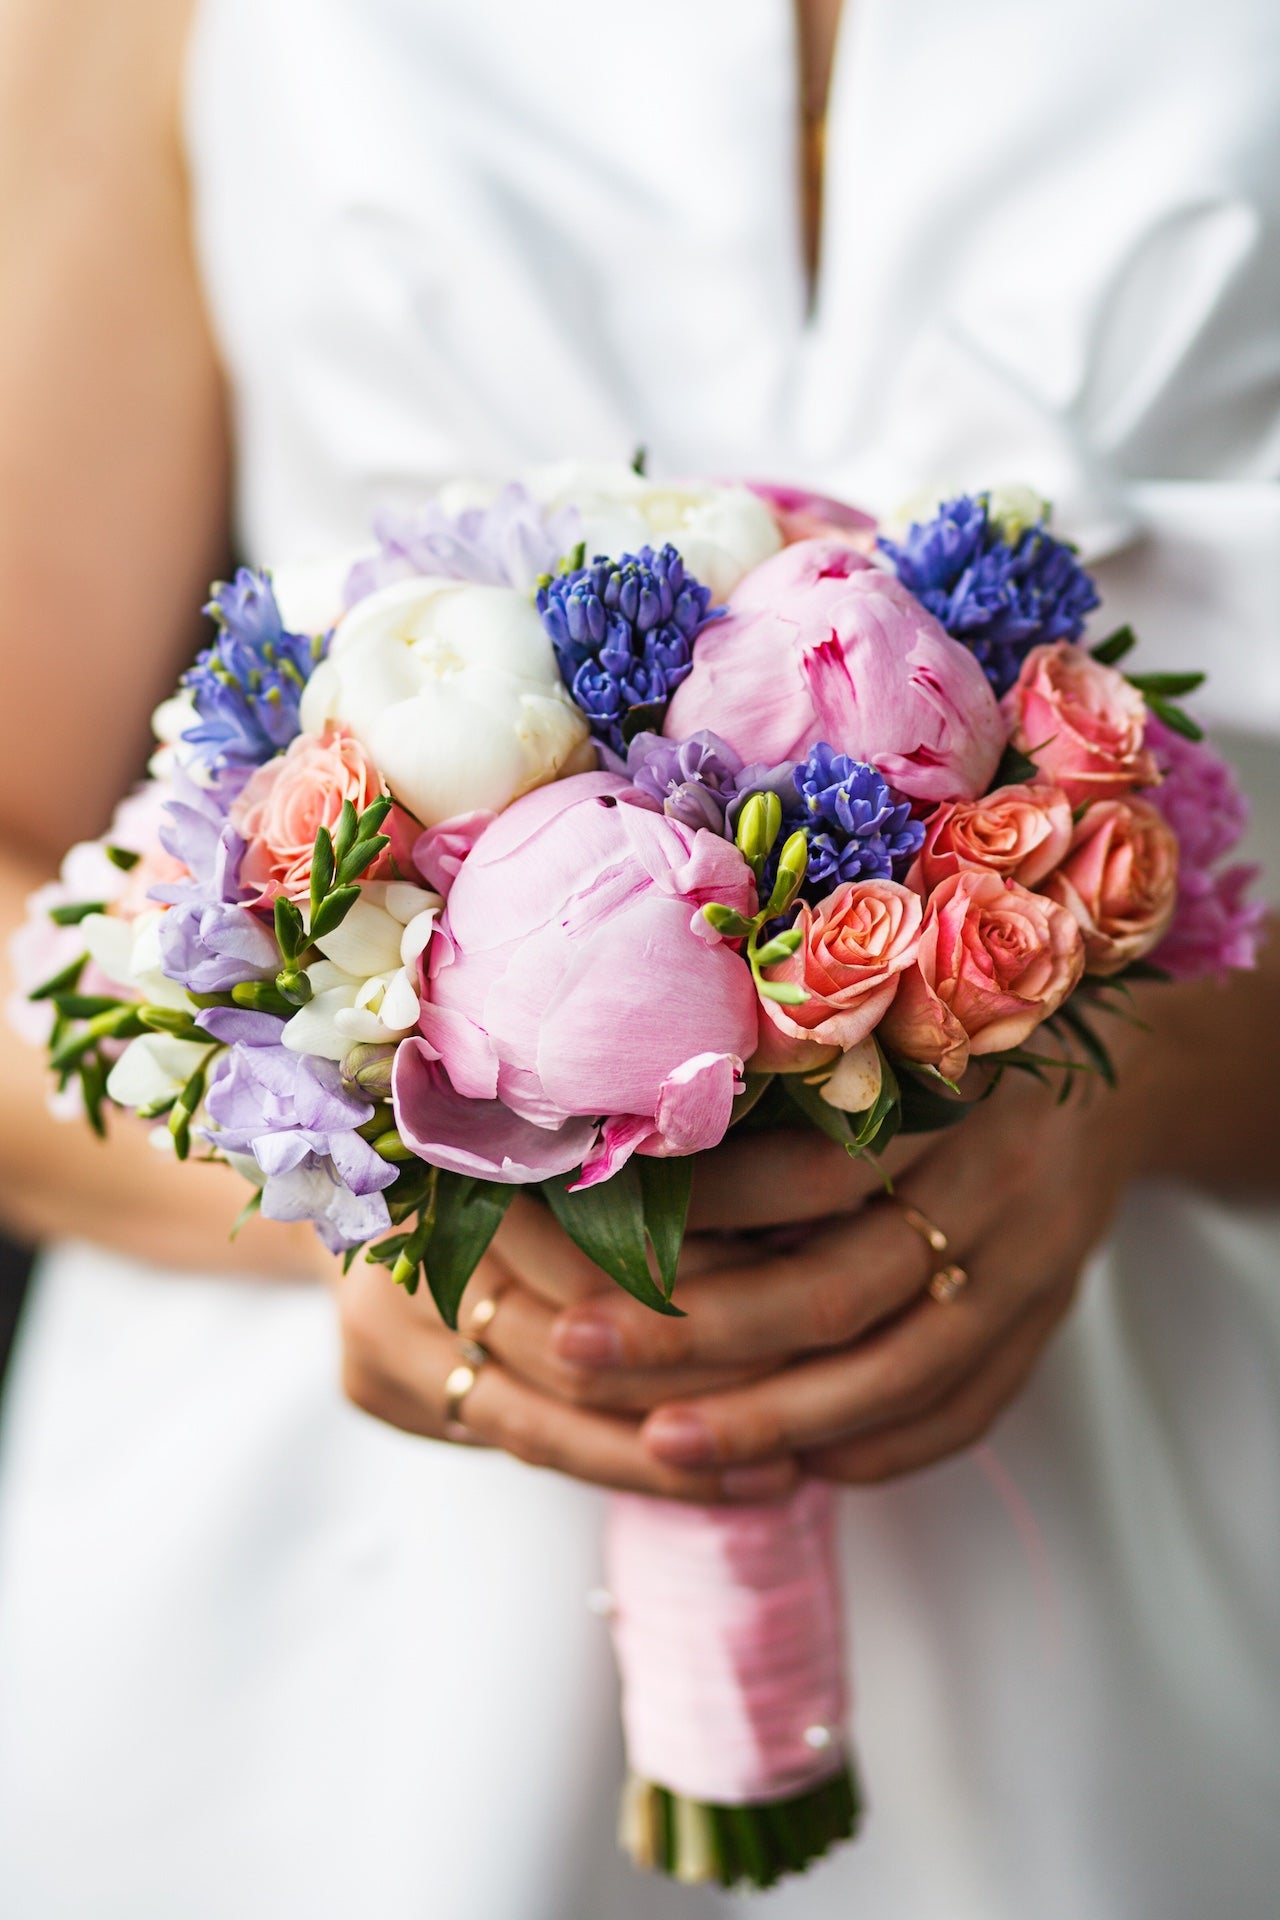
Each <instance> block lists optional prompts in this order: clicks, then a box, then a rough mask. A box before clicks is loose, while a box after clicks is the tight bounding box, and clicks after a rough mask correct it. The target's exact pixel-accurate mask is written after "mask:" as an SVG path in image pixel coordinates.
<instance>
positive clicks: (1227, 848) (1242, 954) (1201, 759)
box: [1147, 720, 1266, 980]
mask: <svg viewBox="0 0 1280 1920" xmlns="http://www.w3.org/2000/svg"><path fill="white" fill-rule="evenodd" d="M1147 745H1148V746H1149V747H1150V748H1151V749H1152V751H1153V752H1154V753H1155V756H1156V761H1157V764H1158V765H1159V768H1160V771H1161V773H1162V774H1163V775H1164V778H1163V780H1162V782H1161V784H1160V785H1159V786H1158V787H1157V788H1156V789H1155V791H1154V792H1153V793H1152V795H1151V804H1152V805H1153V806H1154V807H1155V808H1156V809H1157V810H1158V811H1159V812H1160V813H1161V814H1162V815H1163V816H1164V818H1165V819H1166V820H1167V821H1168V823H1169V825H1170V826H1171V827H1172V828H1173V831H1174V833H1175V834H1176V835H1177V837H1178V898H1177V904H1176V905H1175V907H1174V910H1173V920H1172V922H1171V924H1170V927H1169V931H1168V932H1167V933H1166V935H1165V937H1164V939H1163V940H1162V941H1161V943H1160V945H1159V946H1158V947H1157V948H1156V949H1155V951H1154V952H1153V953H1152V955H1151V958H1152V960H1153V961H1154V962H1155V963H1156V964H1157V965H1158V966H1161V967H1163V968H1164V969H1165V970H1166V972H1168V973H1171V974H1173V976H1174V978H1175V979H1178V980H1194V979H1197V978H1199V977H1201V976H1203V975H1204V974H1218V975H1222V974H1224V973H1225V972H1226V971H1227V969H1228V968H1230V967H1252V966H1256V964H1257V955H1258V942H1259V939H1260V936H1261V929H1262V922H1263V919H1264V918H1265V915H1266V908H1265V907H1264V906H1263V904H1262V902H1261V901H1258V900H1248V899H1246V898H1245V895H1246V893H1247V891H1248V889H1249V888H1250V887H1251V886H1252V885H1253V884H1254V882H1255V881H1256V880H1257V879H1258V877H1259V873H1260V871H1261V870H1260V869H1259V868H1258V867H1250V866H1230V867H1220V868H1218V871H1217V872H1214V871H1213V869H1214V868H1215V867H1216V866H1217V863H1218V862H1219V861H1220V860H1223V859H1225V857H1226V855H1227V854H1229V853H1230V852H1231V851H1232V850H1233V848H1234V847H1236V846H1237V845H1238V844H1239V841H1240V839H1241V836H1242V835H1243V833H1244V830H1245V827H1246V826H1247V824H1248V819H1249V806H1248V802H1247V801H1246V799H1245V797H1244V795H1243V793H1242V792H1241V791H1240V787H1239V784H1238V782H1237V780H1236V777H1235V774H1234V773H1233V772H1232V770H1231V768H1230V767H1229V766H1228V765H1227V763H1226V761H1225V760H1223V759H1222V758H1221V756H1220V755H1219V754H1217V753H1215V752H1214V750H1213V748H1212V747H1210V746H1208V745H1206V744H1205V743H1204V742H1203V741H1195V740H1184V739H1183V738H1182V736H1181V735H1180V734H1176V733H1174V732H1173V731H1172V729H1171V728H1169V727H1165V726H1162V725H1161V723H1160V722H1159V721H1158V720H1152V721H1151V722H1150V723H1149V725H1148V727H1147Z"/></svg>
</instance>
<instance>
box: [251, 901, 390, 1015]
mask: <svg viewBox="0 0 1280 1920" xmlns="http://www.w3.org/2000/svg"><path fill="white" fill-rule="evenodd" d="M359 898H360V889H359V887H337V888H335V889H334V891H333V892H332V893H331V894H329V895H328V896H327V897H326V898H325V899H324V900H323V901H322V902H321V904H320V907H319V909H318V911H317V912H316V913H315V915H314V916H313V918H312V921H311V938H312V939H313V940H323V939H324V937H325V935H326V934H328V933H332V932H333V931H334V929H335V928H336V927H340V926H341V925H342V923H343V921H344V920H345V919H346V917H347V915H348V914H349V913H350V911H351V909H352V907H354V905H355V903H356V901H357V900H358V899H359ZM234 991H235V989H234V988H232V992H234Z"/></svg>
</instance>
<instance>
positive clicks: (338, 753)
mask: <svg viewBox="0 0 1280 1920" xmlns="http://www.w3.org/2000/svg"><path fill="white" fill-rule="evenodd" d="M383 791H384V789H383V785H382V781H381V780H380V779H379V777H378V774H377V772H376V771H375V769H374V766H373V763H372V761H371V760H370V759H369V758H368V756H367V755H366V753H365V751H364V748H363V747H362V746H361V745H360V743H359V741H358V740H356V739H355V737H354V735H352V734H350V733H348V732H346V730H345V729H344V728H342V727H340V726H335V725H332V724H330V725H329V726H326V728H325V730H324V732H323V733H322V734H320V735H316V734H312V733H300V734H299V735H298V737H297V739H296V740H294V741H292V742H291V743H290V745H289V748H288V751H287V752H285V753H282V754H280V755H279V756H278V757H277V758H276V759H274V760H269V761H268V762H267V764H266V766H265V767H259V768H258V770H257V772H256V773H255V774H253V775H252V777H251V778H250V780H249V782H248V784H247V785H246V786H245V788H244V790H243V792H242V793H240V794H239V795H237V797H236V799H235V800H234V801H233V802H232V805H231V812H230V819H231V824H232V826H233V827H234V828H235V830H236V832H237V833H239V834H241V835H243V837H244V840H245V842H246V847H245V855H244V859H243V861H242V862H241V866H240V880H241V884H242V885H244V886H246V887H252V888H253V889H254V891H255V893H256V894H257V895H258V899H259V900H274V899H275V898H276V896H277V894H281V893H283V894H285V895H286V896H287V897H288V898H289V899H290V900H293V901H294V902H296V903H297V904H299V905H301V904H302V902H304V901H305V900H306V898H307V895H308V892H309V890H310V887H311V854H312V850H313V848H314V846H315V839H316V834H317V832H318V830H319V829H320V828H321V827H328V828H329V830H330V832H332V831H333V829H334V828H335V827H336V826H337V824H338V815H339V814H340V813H341V812H342V803H343V801H344V800H349V801H350V802H351V804H352V806H353V807H354V808H355V810H356V812H357V813H361V812H363V810H364V809H365V808H366V807H368V806H370V805H372V803H373V801H375V800H376V799H377V798H378V796H379V795H380V794H381V793H382V792H383ZM255 904H256V902H255Z"/></svg>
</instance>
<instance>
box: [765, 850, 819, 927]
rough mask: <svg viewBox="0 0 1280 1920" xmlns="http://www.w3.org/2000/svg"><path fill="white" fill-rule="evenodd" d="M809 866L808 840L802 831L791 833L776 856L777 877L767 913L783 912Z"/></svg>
mask: <svg viewBox="0 0 1280 1920" xmlns="http://www.w3.org/2000/svg"><path fill="white" fill-rule="evenodd" d="M808 867H809V842H808V841H807V840H806V838H805V836H804V834H803V833H801V832H799V831H797V832H795V833H793V834H792V835H791V837H790V839H789V840H788V841H787V843H786V845H785V846H784V847H783V849H782V852H781V854H780V855H779V856H778V877H777V879H776V880H775V881H774V883H773V892H772V893H771V894H770V896H769V905H768V909H767V911H768V913H769V915H770V917H772V916H773V915H774V914H778V913H785V912H786V910H787V908H788V907H789V906H790V905H791V902H792V901H793V900H794V899H795V897H796V895H797V893H799V891H800V886H801V883H802V881H803V880H804V876H805V874H806V872H807V871H808Z"/></svg>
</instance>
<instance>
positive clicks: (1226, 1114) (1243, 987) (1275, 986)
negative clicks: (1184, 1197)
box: [1120, 919, 1280, 1200]
mask: <svg viewBox="0 0 1280 1920" xmlns="http://www.w3.org/2000/svg"><path fill="white" fill-rule="evenodd" d="M1269 935H1270V937H1269V938H1268V939H1267V941H1266V944H1265V945H1264V946H1263V949H1262V952H1261V953H1260V955H1259V958H1258V965H1257V967H1256V968H1255V969H1254V970H1252V971H1251V972H1247V973H1246V972H1237V973H1232V974H1231V975H1230V976H1229V977H1228V979H1227V980H1226V981H1225V982H1219V981H1217V980H1203V981H1196V982H1194V983H1191V984H1188V985H1185V986H1161V985H1152V986H1150V987H1148V988H1144V989H1143V991H1142V995H1141V1000H1140V1009H1141V1013H1142V1016H1143V1018H1144V1019H1146V1020H1147V1021H1148V1022H1149V1023H1150V1026H1151V1029H1152V1033H1151V1037H1150V1043H1149V1045H1148V1046H1147V1047H1146V1048H1145V1049H1143V1050H1142V1052H1143V1054H1144V1056H1145V1057H1143V1058H1140V1059H1138V1060H1137V1061H1136V1062H1135V1063H1134V1066H1135V1074H1134V1082H1135V1084H1134V1089H1133V1093H1132V1095H1130V1094H1128V1093H1126V1090H1125V1088H1124V1086H1123V1085H1122V1088H1121V1094H1120V1098H1121V1099H1122V1100H1127V1099H1129V1098H1131V1097H1132V1098H1136V1099H1140V1100H1141V1102H1142V1104H1143V1107H1144V1121H1145V1131H1146V1137H1147V1141H1148V1147H1147V1151H1146V1153H1145V1155H1144V1157H1143V1161H1142V1165H1141V1169H1140V1170H1141V1171H1142V1172H1144V1173H1148V1174H1153V1175H1156V1176H1162V1177H1170V1178H1173V1179H1180V1180H1188V1181H1191V1182H1193V1183H1195V1184H1196V1185H1200V1186H1205V1187H1208V1188H1211V1189H1213V1190H1215V1191H1217V1192H1220V1193H1224V1194H1231V1195H1233V1196H1238V1197H1245V1198H1251V1199H1256V1200H1266V1199H1269V1198H1276V1197H1280V1023H1277V1021H1276V1018H1275V1006H1276V995H1277V992H1280V925H1277V922H1276V921H1275V920H1274V919H1273V920H1272V921H1271V923H1270V926H1269Z"/></svg>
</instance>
